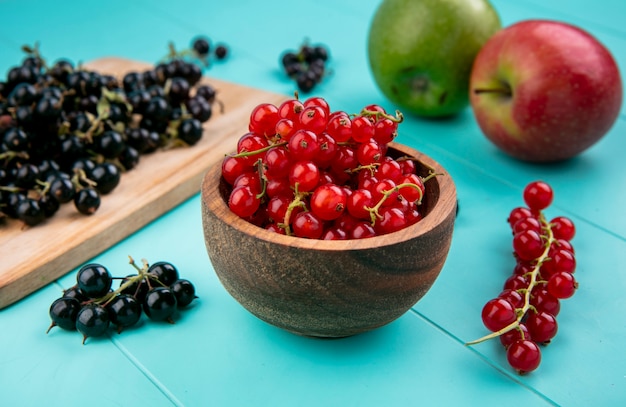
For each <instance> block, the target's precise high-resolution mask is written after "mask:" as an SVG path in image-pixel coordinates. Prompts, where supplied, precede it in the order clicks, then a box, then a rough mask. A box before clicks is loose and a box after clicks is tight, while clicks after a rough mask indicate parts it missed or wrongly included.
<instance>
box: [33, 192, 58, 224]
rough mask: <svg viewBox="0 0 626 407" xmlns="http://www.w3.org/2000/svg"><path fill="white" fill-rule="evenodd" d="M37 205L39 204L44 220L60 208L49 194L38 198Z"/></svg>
mask: <svg viewBox="0 0 626 407" xmlns="http://www.w3.org/2000/svg"><path fill="white" fill-rule="evenodd" d="M37 203H38V204H39V207H40V208H41V210H42V212H43V214H44V216H45V217H46V218H50V217H52V216H53V215H54V214H55V213H57V211H58V210H59V208H60V207H61V204H60V203H59V201H57V200H56V199H55V198H54V197H53V196H52V195H50V194H49V193H48V194H44V195H42V196H40V197H39V199H38V200H37Z"/></svg>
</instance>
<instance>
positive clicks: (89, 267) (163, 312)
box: [48, 258, 198, 344]
mask: <svg viewBox="0 0 626 407" xmlns="http://www.w3.org/2000/svg"><path fill="white" fill-rule="evenodd" d="M130 264H131V265H132V266H133V267H134V268H135V270H136V273H133V274H129V275H127V276H126V277H113V276H112V275H111V273H110V271H109V270H108V269H107V268H106V267H105V266H104V265H102V264H99V263H90V264H86V265H84V266H82V267H81V268H80V269H79V270H78V273H77V274H76V284H75V285H74V286H72V287H70V288H68V289H67V290H65V291H64V292H63V295H62V296H61V297H59V298H57V299H56V300H55V301H54V302H53V303H52V304H51V305H50V310H49V315H50V319H51V320H52V323H51V324H50V327H49V328H48V332H49V331H50V329H52V328H53V327H55V326H58V327H59V328H61V329H64V330H70V331H74V330H77V331H79V332H80V333H81V334H82V335H83V344H84V343H85V341H86V340H87V338H88V337H98V336H103V335H105V334H106V333H107V332H108V330H109V327H110V326H115V327H116V330H117V332H118V333H120V332H122V330H124V329H126V328H130V327H132V326H135V325H136V324H137V323H138V322H139V321H140V320H141V316H142V315H143V314H145V315H146V316H147V317H148V318H149V319H150V320H153V321H166V322H170V323H174V319H173V318H174V316H175V314H176V312H177V311H178V310H180V309H183V308H186V307H187V306H188V305H189V304H191V302H192V301H193V300H194V299H196V298H198V297H197V296H196V294H195V292H196V291H195V287H194V285H193V283H191V282H190V281H189V280H187V279H184V278H180V277H179V274H178V269H177V268H176V267H175V266H174V265H173V264H172V263H170V262H166V261H160V262H156V263H153V264H148V262H147V261H145V260H144V261H143V266H142V267H139V266H138V265H137V264H136V263H135V261H134V260H133V259H132V258H130ZM116 279H117V280H120V285H119V287H118V288H116V289H112V284H113V280H116Z"/></svg>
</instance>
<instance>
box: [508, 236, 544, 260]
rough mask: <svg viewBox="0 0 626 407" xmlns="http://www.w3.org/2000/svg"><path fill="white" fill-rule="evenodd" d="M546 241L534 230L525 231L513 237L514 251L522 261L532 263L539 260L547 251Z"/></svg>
mask: <svg viewBox="0 0 626 407" xmlns="http://www.w3.org/2000/svg"><path fill="white" fill-rule="evenodd" d="M544 246H545V244H544V241H543V239H542V237H541V235H540V234H539V233H537V232H536V231H534V230H524V231H522V232H519V233H516V234H515V236H513V250H514V251H515V254H516V255H517V257H519V258H520V259H522V260H526V261H532V260H535V259H537V258H539V257H540V256H541V255H542V254H543V252H544V250H545V247H544Z"/></svg>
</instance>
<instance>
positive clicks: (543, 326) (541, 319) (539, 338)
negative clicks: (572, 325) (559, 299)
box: [526, 311, 558, 345]
mask: <svg viewBox="0 0 626 407" xmlns="http://www.w3.org/2000/svg"><path fill="white" fill-rule="evenodd" d="M526 326H527V327H528V331H529V332H530V336H531V337H532V338H533V341H535V342H537V343H539V344H544V345H545V344H548V343H549V342H550V341H551V340H552V338H554V337H555V335H556V333H557V331H558V324H557V323H556V318H555V317H554V315H552V314H550V313H548V312H546V311H537V312H529V313H528V317H527V318H526Z"/></svg>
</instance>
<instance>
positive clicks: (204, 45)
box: [191, 37, 211, 57]
mask: <svg viewBox="0 0 626 407" xmlns="http://www.w3.org/2000/svg"><path fill="white" fill-rule="evenodd" d="M191 47H192V48H193V50H194V51H196V53H197V54H198V55H199V56H201V57H204V56H207V55H208V54H209V50H210V49H211V46H210V44H209V40H208V39H207V38H203V37H199V38H196V39H195V40H194V41H193V42H192V44H191Z"/></svg>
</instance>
